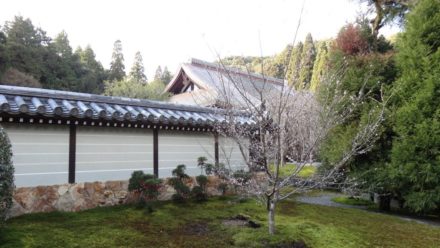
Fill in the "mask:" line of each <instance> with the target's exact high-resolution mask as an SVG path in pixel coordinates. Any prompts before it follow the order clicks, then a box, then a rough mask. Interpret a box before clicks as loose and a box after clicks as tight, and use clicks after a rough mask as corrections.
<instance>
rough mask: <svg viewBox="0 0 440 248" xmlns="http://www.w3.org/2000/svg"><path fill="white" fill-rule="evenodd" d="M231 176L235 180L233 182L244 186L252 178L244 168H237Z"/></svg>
mask: <svg viewBox="0 0 440 248" xmlns="http://www.w3.org/2000/svg"><path fill="white" fill-rule="evenodd" d="M232 177H233V178H234V180H235V184H236V185H239V186H244V185H246V184H248V183H249V181H250V180H251V178H252V175H251V173H250V172H248V171H245V170H237V171H235V172H234V174H232Z"/></svg>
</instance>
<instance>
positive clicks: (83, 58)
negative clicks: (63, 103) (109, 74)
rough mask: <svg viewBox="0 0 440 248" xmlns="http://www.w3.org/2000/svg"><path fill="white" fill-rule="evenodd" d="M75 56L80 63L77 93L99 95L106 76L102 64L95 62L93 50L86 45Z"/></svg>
mask: <svg viewBox="0 0 440 248" xmlns="http://www.w3.org/2000/svg"><path fill="white" fill-rule="evenodd" d="M75 55H76V56H77V57H78V59H79V61H80V66H81V70H80V72H79V74H78V77H79V78H80V81H81V84H80V85H79V86H78V89H77V90H78V91H80V92H88V93H97V94H100V93H102V91H103V90H104V80H105V79H106V74H105V71H104V68H103V66H102V64H101V63H100V62H99V61H97V60H96V55H95V52H94V51H93V49H92V48H91V47H90V46H89V45H88V46H87V47H86V48H85V49H84V50H83V49H81V47H79V48H78V49H77V50H76V51H75Z"/></svg>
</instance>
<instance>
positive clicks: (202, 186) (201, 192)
mask: <svg viewBox="0 0 440 248" xmlns="http://www.w3.org/2000/svg"><path fill="white" fill-rule="evenodd" d="M196 181H197V184H198V186H195V187H194V188H193V189H192V191H191V195H192V197H193V198H194V200H196V201H198V202H202V201H206V200H208V194H207V193H206V185H207V184H208V177H207V176H205V175H200V176H197V177H196Z"/></svg>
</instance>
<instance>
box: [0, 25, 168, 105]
mask: <svg viewBox="0 0 440 248" xmlns="http://www.w3.org/2000/svg"><path fill="white" fill-rule="evenodd" d="M110 52H111V51H109V53H110ZM170 78H171V73H170V72H169V71H168V69H167V68H166V67H164V69H163V70H162V68H161V67H160V66H159V67H158V69H157V72H156V76H155V78H154V80H152V81H150V82H149V83H148V84H147V82H148V80H147V77H146V76H145V73H144V65H143V62H142V55H141V54H140V52H138V53H136V55H135V62H134V64H133V66H132V68H131V70H130V72H129V74H128V76H127V75H126V73H125V65H124V56H123V53H122V43H121V41H119V40H118V41H116V42H115V43H114V51H113V56H112V61H111V64H110V68H109V69H105V67H104V66H103V65H102V63H101V62H100V61H98V60H97V59H96V56H95V53H94V51H93V49H92V47H91V46H89V45H88V46H86V47H77V48H76V49H75V50H74V49H73V48H72V47H71V45H70V43H69V37H68V34H67V33H66V32H65V31H62V32H61V33H59V34H58V35H57V36H56V37H55V38H52V37H49V36H48V35H47V34H46V32H45V31H44V30H43V29H42V28H40V27H36V26H34V25H33V23H32V21H31V20H30V19H26V18H24V17H22V16H16V17H15V18H14V20H12V21H7V22H6V23H5V24H4V25H3V26H0V83H1V84H9V85H18V86H29V87H38V88H47V89H57V90H67V91H75V92H85V93H95V94H107V95H120V96H127V97H143V98H150V99H163V98H166V96H163V95H162V94H161V93H162V89H163V88H164V86H165V84H166V83H168V82H169V80H170ZM130 88H136V90H129V89H130ZM133 92H135V94H134V93H133Z"/></svg>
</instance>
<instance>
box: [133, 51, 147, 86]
mask: <svg viewBox="0 0 440 248" xmlns="http://www.w3.org/2000/svg"><path fill="white" fill-rule="evenodd" d="M130 78H131V79H132V80H133V81H135V82H138V83H147V76H145V72H144V62H143V59H142V55H141V52H139V51H138V52H136V54H135V56H134V62H133V66H132V67H131V70H130Z"/></svg>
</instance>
